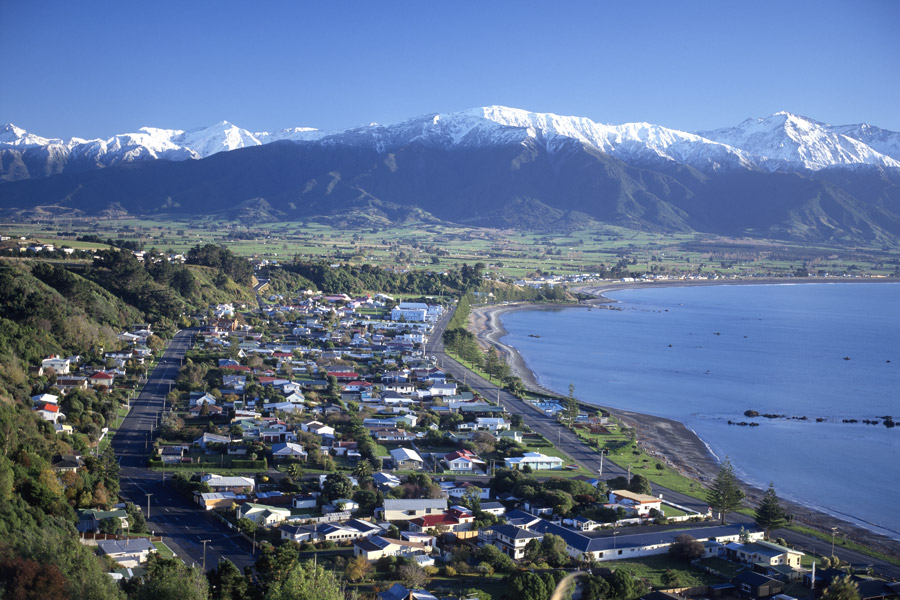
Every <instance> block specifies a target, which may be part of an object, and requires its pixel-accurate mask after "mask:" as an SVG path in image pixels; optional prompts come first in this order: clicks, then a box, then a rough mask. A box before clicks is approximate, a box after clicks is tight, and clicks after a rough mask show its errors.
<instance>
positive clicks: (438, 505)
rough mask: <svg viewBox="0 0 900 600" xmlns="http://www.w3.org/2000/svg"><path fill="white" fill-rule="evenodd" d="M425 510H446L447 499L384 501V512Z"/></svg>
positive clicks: (389, 499)
mask: <svg viewBox="0 0 900 600" xmlns="http://www.w3.org/2000/svg"><path fill="white" fill-rule="evenodd" d="M427 508H435V509H438V510H447V499H446V498H419V499H413V500H407V499H404V498H400V499H396V498H385V500H384V510H425V509H427Z"/></svg>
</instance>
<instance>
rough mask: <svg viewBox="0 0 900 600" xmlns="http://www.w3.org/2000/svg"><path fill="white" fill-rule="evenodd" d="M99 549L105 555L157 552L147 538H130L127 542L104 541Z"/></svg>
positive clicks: (99, 545)
mask: <svg viewBox="0 0 900 600" xmlns="http://www.w3.org/2000/svg"><path fill="white" fill-rule="evenodd" d="M97 547H98V548H100V552H102V553H103V554H136V553H139V552H148V551H153V550H156V546H154V545H153V544H152V543H151V542H150V540H148V539H147V538H128V539H127V540H102V541H99V542H97Z"/></svg>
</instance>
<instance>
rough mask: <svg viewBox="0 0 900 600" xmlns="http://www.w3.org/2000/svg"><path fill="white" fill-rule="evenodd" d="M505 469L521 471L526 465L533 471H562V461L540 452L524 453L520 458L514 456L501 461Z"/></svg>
mask: <svg viewBox="0 0 900 600" xmlns="http://www.w3.org/2000/svg"><path fill="white" fill-rule="evenodd" d="M503 462H504V464H505V466H506V468H507V469H521V468H523V467H525V465H528V466H529V467H531V468H532V469H533V470H535V471H546V470H550V469H562V467H563V460H562V459H561V458H559V457H558V456H546V455H544V454H541V453H540V452H526V453H525V454H524V455H522V456H514V457H510V458H506V459H504V460H503Z"/></svg>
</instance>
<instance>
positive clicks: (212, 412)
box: [190, 404, 225, 417]
mask: <svg viewBox="0 0 900 600" xmlns="http://www.w3.org/2000/svg"><path fill="white" fill-rule="evenodd" d="M205 406H206V412H207V414H208V415H209V416H211V417H214V416H216V415H221V414H222V413H223V412H225V411H224V410H223V409H222V407H221V406H216V405H215V404H207V405H205ZM203 407H204V405H202V404H201V405H198V406H194V407H193V408H191V410H190V412H191V417H199V416H201V415H202V414H203Z"/></svg>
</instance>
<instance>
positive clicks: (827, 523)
mask: <svg viewBox="0 0 900 600" xmlns="http://www.w3.org/2000/svg"><path fill="white" fill-rule="evenodd" d="M872 281H873V280H871V279H862V280H860V279H853V280H833V279H830V280H821V279H812V280H789V281H785V280H784V279H754V280H715V281H669V282H657V283H638V282H625V283H618V282H615V283H608V284H604V285H598V286H585V287H582V288H580V289H579V290H578V291H581V292H584V293H589V294H592V295H594V296H596V297H597V298H596V300H589V301H586V302H581V303H577V304H576V303H572V304H568V305H566V304H558V305H548V304H536V303H510V304H504V305H495V306H487V307H478V308H474V309H473V310H472V314H471V315H470V316H469V325H470V330H471V331H472V332H473V333H474V334H475V335H476V336H477V338H478V340H479V342H480V343H481V344H482V345H484V346H485V347H486V346H487V345H488V344H490V345H493V346H494V347H495V348H497V350H498V352H500V353H501V354H502V355H503V356H504V357H505V358H506V360H507V363H508V364H509V365H510V370H511V372H512V373H513V374H514V375H516V376H518V377H520V378H521V379H522V381H523V382H524V383H525V385H526V387H527V388H529V389H530V390H532V391H534V392H537V393H542V394H547V395H551V396H558V395H559V394H558V393H556V392H553V391H551V390H548V389H546V388H544V387H542V386H541V385H540V384H539V383H538V381H537V379H536V378H535V376H534V373H533V372H532V371H531V370H530V369H529V368H528V366H527V365H526V364H525V361H524V359H523V358H522V357H521V355H520V354H519V353H518V351H516V349H515V348H511V347H509V346H507V345H505V344H503V343H501V342H500V339H501V338H502V337H503V336H504V335H506V333H507V332H506V330H505V329H503V325H502V323H501V322H500V317H501V315H503V314H504V313H507V312H510V311H518V310H546V309H547V308H548V307H564V306H587V305H593V306H594V307H597V308H600V307H602V306H604V305H611V303H613V302H614V301H613V300H610V299H608V298H605V297H604V296H603V293H605V292H609V291H613V290H620V289H629V288H638V287H641V288H643V287H659V286H661V285H666V286H672V285H676V286H686V285H753V284H756V285H766V284H784V283H845V282H860V283H862V282H867V283H871V282H872ZM894 281H896V280H894ZM601 408H603V409H604V410H606V411H609V413H610V414H612V415H613V416H615V417H617V418H619V419H621V420H622V421H623V422H624V423H625V424H627V425H628V426H629V427H633V428H634V429H635V431H636V433H637V440H638V443H639V444H640V445H641V447H642V448H643V449H644V450H645V451H647V452H648V453H649V454H651V455H653V456H656V457H658V458H662V459H664V460H665V461H666V462H667V463H668V464H669V465H670V466H672V467H674V468H675V469H677V470H679V471H680V472H682V473H683V474H685V475H687V476H689V477H691V478H693V479H696V480H699V481H701V482H709V481H711V480H712V479H714V478H715V476H716V473H717V472H718V469H719V466H718V461H717V460H716V457H715V456H713V455H712V453H711V452H710V451H709V448H708V447H707V446H706V444H705V443H704V442H703V440H701V439H700V438H699V437H698V436H697V435H696V434H695V433H694V432H693V431H692V430H691V429H689V428H688V427H686V426H685V425H684V424H682V423H680V422H678V421H673V420H671V419H665V418H661V417H655V416H652V415H645V414H642V413H637V412H632V411H626V410H621V409H610V408H607V407H601ZM744 489H745V492H746V494H747V497H748V500H747V503H748V505H751V506H753V505H755V504H756V503H757V502H758V500H759V498H761V497H762V493H763V491H762V490H760V489H758V488H754V487H752V486H749V485H746V484H745V485H744ZM782 502H783V504H784V505H785V506H786V508H787V509H788V510H789V511H790V513H791V514H793V515H794V520H795V522H798V523H800V524H804V525H808V526H811V527H814V528H816V529H819V530H821V531H830V530H831V528H832V527H837V528H838V529H839V530H840V532H841V534H842V535H843V536H845V537H847V538H848V539H851V540H854V541H857V542H860V543H865V544H867V545H869V546H871V547H874V548H877V549H879V550H880V551H882V552H885V553H887V554H891V555H893V556H896V557H900V542H897V541H895V540H893V539H891V538H888V537H886V536H882V535H880V534H877V533H873V532H872V531H869V530H867V529H864V528H862V527H859V526H856V525H854V524H852V523H849V522H846V521H843V520H840V519H838V518H836V517H833V516H831V515H828V514H825V513H822V512H818V511H814V510H812V509H810V508H808V507H806V506H802V505H800V504H797V503H793V502H790V501H786V500H783V499H782Z"/></svg>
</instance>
